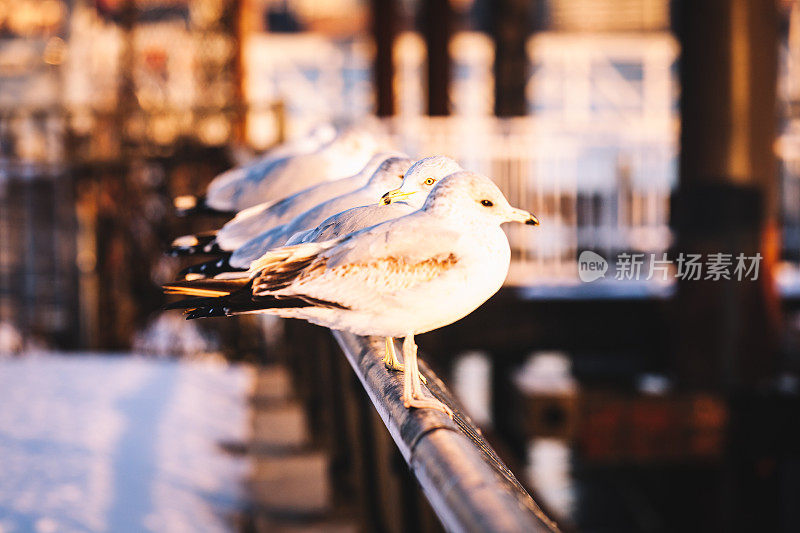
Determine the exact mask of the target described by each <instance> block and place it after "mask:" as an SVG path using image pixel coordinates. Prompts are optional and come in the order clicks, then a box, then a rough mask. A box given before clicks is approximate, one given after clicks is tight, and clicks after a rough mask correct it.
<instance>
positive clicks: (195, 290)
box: [162, 278, 250, 297]
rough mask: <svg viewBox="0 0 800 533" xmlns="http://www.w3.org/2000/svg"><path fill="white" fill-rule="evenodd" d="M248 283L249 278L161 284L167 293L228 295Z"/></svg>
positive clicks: (211, 295) (208, 295)
mask: <svg viewBox="0 0 800 533" xmlns="http://www.w3.org/2000/svg"><path fill="white" fill-rule="evenodd" d="M249 284H250V279H249V278H241V279H200V280H193V281H173V282H172V283H166V284H164V285H163V286H162V288H163V289H164V292H165V293H167V294H183V295H186V296H204V297H214V296H229V295H230V294H233V293H235V292H237V291H240V290H241V289H244V288H245V287H247V286H248V285H249Z"/></svg>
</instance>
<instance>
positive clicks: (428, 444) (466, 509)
mask: <svg viewBox="0 0 800 533" xmlns="http://www.w3.org/2000/svg"><path fill="white" fill-rule="evenodd" d="M281 327H282V328H283V330H284V331H283V334H282V335H279V337H280V339H281V340H280V343H279V345H277V346H275V349H274V350H273V351H272V353H273V354H275V355H277V356H278V357H279V359H280V360H281V361H283V362H284V364H286V365H287V366H288V367H289V368H290V370H291V374H292V376H293V379H292V381H293V383H294V389H295V393H296V394H297V398H298V399H299V400H300V401H301V402H302V404H303V405H304V407H305V409H304V411H305V412H306V413H307V416H308V426H309V428H310V429H311V431H312V437H311V439H312V445H313V446H314V447H315V449H323V450H325V451H326V453H327V454H328V456H329V457H330V464H331V467H330V471H329V472H330V483H331V484H332V491H331V493H332V494H333V495H334V497H333V501H331V502H330V505H331V509H332V511H333V512H334V513H335V514H336V515H337V516H350V517H352V518H355V519H357V520H358V523H359V524H360V526H361V529H363V530H366V531H387V532H396V533H402V532H405V531H415V532H422V533H425V532H431V533H432V532H438V531H441V530H442V528H444V529H445V530H447V531H508V532H516V531H542V532H545V531H547V532H552V531H559V529H558V526H557V525H556V523H555V522H554V521H553V520H552V519H550V518H549V517H548V516H547V514H546V513H545V512H544V511H543V510H542V509H541V508H540V507H539V505H537V503H536V502H535V501H534V500H533V499H532V498H531V496H530V495H529V494H528V492H527V491H526V489H525V488H524V487H523V485H522V484H521V483H520V482H519V481H518V480H517V478H516V477H515V476H514V474H513V473H512V472H511V471H510V470H509V468H508V467H507V466H506V465H505V463H504V462H503V461H502V460H501V459H500V458H499V457H498V455H497V453H496V452H495V451H494V449H493V448H492V447H491V446H490V445H489V444H488V443H487V441H486V439H485V438H484V437H483V435H482V433H481V431H480V430H479V429H478V428H477V427H476V426H475V425H474V423H473V422H472V420H470V418H469V417H468V416H467V415H466V414H465V413H464V411H463V410H462V409H461V407H460V405H459V404H458V402H457V401H456V400H455V399H454V398H453V396H452V395H451V393H450V392H449V391H448V389H447V387H446V386H445V385H444V383H443V382H442V381H441V380H440V379H439V378H438V377H437V376H436V374H434V373H433V372H432V371H431V370H430V369H429V368H428V367H427V366H426V365H425V364H424V362H423V361H420V369H421V372H422V373H423V374H424V375H425V377H426V378H427V390H428V391H429V392H430V394H433V395H434V396H436V397H437V398H438V399H439V400H440V401H442V402H444V403H446V404H447V405H448V406H449V407H450V408H451V409H452V410H453V412H454V417H453V419H452V420H451V419H450V418H448V417H446V416H445V415H443V414H442V413H440V412H438V411H432V410H429V409H411V410H409V409H406V408H405V407H404V405H403V402H402V400H401V395H402V389H403V382H402V374H399V373H395V372H390V371H388V370H386V368H385V367H384V366H383V364H382V362H381V353H382V352H381V350H382V349H383V343H382V340H379V339H377V338H365V337H358V336H355V335H351V334H348V333H342V332H333V336H331V332H330V331H329V330H327V329H325V328H320V327H317V326H310V325H308V324H306V323H302V322H300V321H284V322H283V323H282V324H281ZM268 338H269V339H272V340H271V341H270V342H273V341H274V340H275V338H276V332H275V331H274V330H272V333H270V334H269V335H268ZM342 352H343V353H344V357H342ZM266 353H267V354H269V353H270V350H269V349H268V350H267V352H266ZM420 489H421V490H420Z"/></svg>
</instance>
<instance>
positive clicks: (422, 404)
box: [403, 396, 453, 418]
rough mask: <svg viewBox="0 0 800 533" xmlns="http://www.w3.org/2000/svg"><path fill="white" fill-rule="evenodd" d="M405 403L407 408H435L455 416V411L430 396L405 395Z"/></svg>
mask: <svg viewBox="0 0 800 533" xmlns="http://www.w3.org/2000/svg"><path fill="white" fill-rule="evenodd" d="M403 405H405V407H406V409H410V408H411V407H414V408H416V409H435V410H436V411H441V412H442V413H444V414H446V415H447V416H448V417H450V418H453V411H452V410H451V409H450V408H449V407H447V406H446V405H445V404H443V403H442V402H440V401H439V400H434V399H430V398H406V397H405V396H403Z"/></svg>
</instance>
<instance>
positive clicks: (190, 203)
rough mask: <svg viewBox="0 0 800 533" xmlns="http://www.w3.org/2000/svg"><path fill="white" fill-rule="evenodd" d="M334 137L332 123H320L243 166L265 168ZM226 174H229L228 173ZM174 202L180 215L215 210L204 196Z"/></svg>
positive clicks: (313, 148) (220, 177)
mask: <svg viewBox="0 0 800 533" xmlns="http://www.w3.org/2000/svg"><path fill="white" fill-rule="evenodd" d="M334 137H336V128H335V127H334V126H333V125H332V124H329V123H324V124H320V125H318V126H315V127H314V128H312V129H311V130H310V131H309V132H308V133H306V134H305V135H301V136H299V137H297V138H295V139H292V140H289V141H286V142H284V143H281V144H279V145H278V146H276V147H274V148H272V149H270V150H268V151H267V152H266V153H265V154H264V155H262V156H261V157H259V158H257V159H256V160H255V161H253V162H251V163H249V164H248V165H246V166H245V167H243V168H248V169H250V168H252V169H255V168H256V167H259V168H263V169H265V170H266V169H268V168H270V167H271V166H272V165H274V164H276V163H277V162H279V161H282V160H284V159H286V158H290V157H294V156H298V155H302V154H308V153H311V152H314V151H316V150H318V149H319V148H320V147H321V146H322V145H324V144H327V143H329V142H331V141H332V140H333V139H334ZM226 174H227V173H226ZM228 175H229V176H230V174H228ZM219 179H220V180H221V179H222V175H220V176H219ZM174 204H175V208H176V209H177V210H178V213H179V214H181V215H187V214H189V213H192V212H195V211H202V210H210V211H217V210H216V209H213V208H211V207H210V206H209V205H207V203H206V198H205V197H200V198H198V197H197V196H194V195H184V196H178V197H176V198H175V200H174Z"/></svg>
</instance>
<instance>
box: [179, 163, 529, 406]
mask: <svg viewBox="0 0 800 533" xmlns="http://www.w3.org/2000/svg"><path fill="white" fill-rule="evenodd" d="M504 222H521V223H525V224H530V225H538V223H539V221H538V220H537V219H536V217H535V216H534V215H533V214H531V213H529V212H527V211H524V210H522V209H517V208H514V207H511V206H510V205H509V203H508V201H507V200H506V198H505V197H504V196H503V194H502V192H500V189H498V187H497V186H496V185H495V184H494V183H493V182H492V181H491V180H490V179H489V178H487V177H485V176H481V175H479V174H475V173H472V172H466V171H464V172H458V173H456V174H453V175H450V176H448V177H446V178H445V179H443V180H441V181H440V182H439V184H438V185H436V187H435V188H434V189H433V191H431V193H430V195H429V196H428V198H427V200H426V201H425V204H424V206H423V207H422V209H420V210H418V211H416V212H414V213H412V214H410V215H407V216H404V217H401V218H398V219H394V220H390V221H387V222H384V223H382V224H379V225H377V226H373V227H371V228H367V229H364V230H361V231H358V232H356V233H351V234H350V235H347V236H345V237H340V238H338V239H332V240H329V241H324V242H320V243H309V244H299V245H295V246H286V247H283V248H278V249H275V250H272V251H270V252H269V253H267V254H265V255H264V256H263V257H261V258H260V259H259V260H258V261H256V262H254V264H253V265H252V267H251V269H250V272H249V273H248V276H247V277H245V278H243V279H240V280H213V279H212V280H200V281H196V282H176V283H172V284H169V285H165V286H164V288H165V290H167V291H168V292H173V293H179V294H184V295H189V296H195V298H191V299H189V300H184V301H183V302H178V303H177V304H175V305H174V306H173V307H183V308H185V309H187V318H201V317H206V316H224V315H235V314H240V313H270V314H274V315H278V316H282V317H286V318H302V319H305V320H307V321H309V322H312V323H314V324H319V325H322V326H326V327H329V328H331V329H338V330H344V331H350V332H352V333H354V334H357V335H375V336H381V337H404V338H405V339H404V342H403V356H404V363H405V367H406V371H405V373H404V381H403V400H404V403H405V405H406V407H417V408H431V409H438V410H441V411H443V412H445V413H447V414H448V415H452V413H451V412H450V409H448V408H447V406H445V405H443V404H442V403H441V402H439V401H438V400H436V399H433V398H429V397H426V396H425V394H424V392H423V387H422V383H421V381H420V379H419V369H418V367H417V360H416V357H417V347H416V344H415V343H414V335H417V334H419V333H424V332H427V331H431V330H434V329H437V328H440V327H442V326H446V325H448V324H451V323H452V322H455V321H456V320H459V319H460V318H463V317H464V316H466V315H468V314H469V313H471V312H472V311H473V310H474V309H476V308H477V307H478V306H480V305H481V304H482V303H483V302H485V301H486V300H487V299H489V298H490V297H491V296H492V295H493V294H494V293H495V292H497V290H498V289H499V288H500V287H501V286H502V284H503V281H504V280H505V277H506V274H507V273H508V267H509V261H510V255H511V254H510V249H509V245H508V239H507V238H506V235H505V233H504V232H503V231H502V229H501V228H500V225H501V224H502V223H504Z"/></svg>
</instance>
